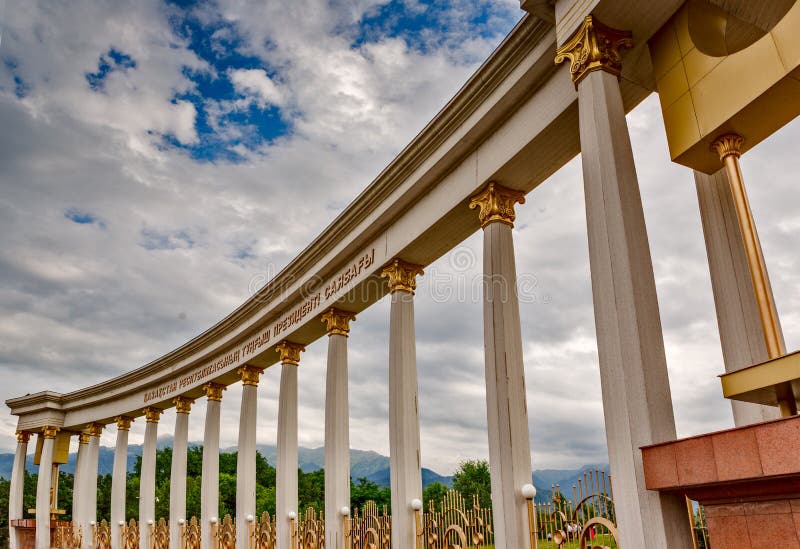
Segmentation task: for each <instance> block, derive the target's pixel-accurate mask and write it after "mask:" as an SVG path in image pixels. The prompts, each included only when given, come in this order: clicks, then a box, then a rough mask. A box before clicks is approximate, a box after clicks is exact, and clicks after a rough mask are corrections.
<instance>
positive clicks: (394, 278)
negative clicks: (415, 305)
mask: <svg viewBox="0 0 800 549" xmlns="http://www.w3.org/2000/svg"><path fill="white" fill-rule="evenodd" d="M423 274H425V272H424V271H423V270H422V265H415V264H414V263H407V262H405V261H403V260H402V259H397V258H395V259H393V260H392V262H391V263H389V264H388V265H387V266H386V267H384V268H383V270H382V271H381V277H383V278H388V279H389V291H390V292H392V293H395V292H396V291H398V290H399V291H403V292H408V293H410V294H413V293H414V290H416V289H417V275H423Z"/></svg>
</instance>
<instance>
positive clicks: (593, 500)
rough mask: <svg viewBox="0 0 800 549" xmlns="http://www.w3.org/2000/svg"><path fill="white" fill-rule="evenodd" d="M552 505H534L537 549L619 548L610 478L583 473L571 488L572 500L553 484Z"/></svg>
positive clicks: (601, 473) (603, 473)
mask: <svg viewBox="0 0 800 549" xmlns="http://www.w3.org/2000/svg"><path fill="white" fill-rule="evenodd" d="M552 492H553V495H552V498H551V501H549V502H546V503H537V504H535V505H534V512H535V516H536V532H535V537H536V540H537V545H538V544H539V543H542V544H543V545H545V544H546V545H547V546H548V547H558V548H559V549H572V548H581V549H584V548H586V547H598V548H601V547H602V548H606V547H607V548H610V549H614V548H618V547H619V537H618V535H617V525H616V516H615V514H614V496H613V491H612V488H611V477H609V476H606V474H605V471H600V470H592V471H586V472H584V474H583V478H580V479H578V482H577V483H576V484H575V485H574V486H573V487H572V499H568V498H567V496H565V495H564V493H563V492H562V491H561V487H560V486H559V485H558V484H556V485H553V487H552Z"/></svg>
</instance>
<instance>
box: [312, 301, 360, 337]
mask: <svg viewBox="0 0 800 549" xmlns="http://www.w3.org/2000/svg"><path fill="white" fill-rule="evenodd" d="M355 319H356V315H355V314H354V313H351V312H350V311H343V310H342V309H336V308H334V307H331V308H330V309H328V310H327V311H325V314H323V315H322V318H321V319H320V320H322V322H324V323H325V324H326V325H327V330H328V335H343V336H345V337H347V334H348V333H349V332H350V321H351V320H352V321H355Z"/></svg>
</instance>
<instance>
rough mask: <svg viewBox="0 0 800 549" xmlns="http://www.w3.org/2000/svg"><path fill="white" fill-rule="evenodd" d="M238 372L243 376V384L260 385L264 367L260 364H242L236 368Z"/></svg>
mask: <svg viewBox="0 0 800 549" xmlns="http://www.w3.org/2000/svg"><path fill="white" fill-rule="evenodd" d="M236 373H237V374H239V376H240V377H241V378H242V385H252V386H253V387H258V378H259V376H260V375H261V374H262V373H264V368H259V367H258V366H250V365H247V366H242V367H241V368H238V369H237V370H236Z"/></svg>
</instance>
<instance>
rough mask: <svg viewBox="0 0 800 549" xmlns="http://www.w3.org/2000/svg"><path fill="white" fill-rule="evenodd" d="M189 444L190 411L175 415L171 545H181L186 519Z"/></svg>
mask: <svg viewBox="0 0 800 549" xmlns="http://www.w3.org/2000/svg"><path fill="white" fill-rule="evenodd" d="M188 446H189V413H188V411H186V412H181V411H178V413H177V414H176V415H175V436H174V438H173V441H172V467H171V469H170V485H169V538H170V547H180V546H181V525H180V520H181V519H184V520H185V519H186V462H187V454H186V453H187V451H188Z"/></svg>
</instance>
